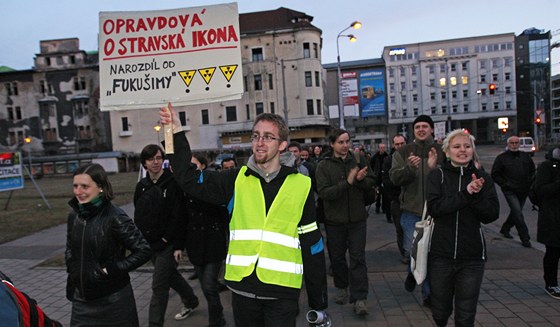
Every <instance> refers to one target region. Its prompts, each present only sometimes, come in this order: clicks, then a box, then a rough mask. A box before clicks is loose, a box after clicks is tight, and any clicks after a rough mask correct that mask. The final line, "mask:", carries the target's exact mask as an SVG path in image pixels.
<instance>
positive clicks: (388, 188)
mask: <svg viewBox="0 0 560 327" xmlns="http://www.w3.org/2000/svg"><path fill="white" fill-rule="evenodd" d="M394 153H395V149H392V150H391V153H390V154H389V155H388V156H387V157H385V159H383V165H382V169H381V183H382V184H383V189H384V190H385V193H386V194H387V195H388V196H389V200H390V201H397V202H399V195H400V194H401V188H400V186H396V185H395V184H393V182H392V181H391V176H390V175H389V171H390V170H391V166H392V165H393V154H394Z"/></svg>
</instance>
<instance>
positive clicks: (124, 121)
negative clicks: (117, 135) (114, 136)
mask: <svg viewBox="0 0 560 327" xmlns="http://www.w3.org/2000/svg"><path fill="white" fill-rule="evenodd" d="M128 127H129V125H128V117H121V130H122V131H123V132H128Z"/></svg>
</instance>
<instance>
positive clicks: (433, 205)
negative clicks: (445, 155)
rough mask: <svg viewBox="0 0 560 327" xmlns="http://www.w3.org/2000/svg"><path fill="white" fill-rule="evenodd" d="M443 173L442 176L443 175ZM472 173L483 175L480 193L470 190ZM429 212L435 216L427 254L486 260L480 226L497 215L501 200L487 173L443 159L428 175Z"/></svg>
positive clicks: (471, 166) (472, 166) (472, 165)
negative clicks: (468, 190) (441, 163)
mask: <svg viewBox="0 0 560 327" xmlns="http://www.w3.org/2000/svg"><path fill="white" fill-rule="evenodd" d="M442 173H443V176H442ZM472 174H475V175H476V176H477V178H479V177H483V178H484V186H483V187H482V189H481V191H480V192H479V193H474V194H469V193H468V192H467V185H468V184H469V183H470V182H471V180H472ZM427 183H428V187H427V201H428V213H429V214H430V215H431V216H432V217H433V219H434V231H433V234H432V241H431V245H430V254H431V255H432V254H435V255H438V256H441V257H446V258H450V259H467V260H486V242H485V240H484V234H483V232H482V228H481V226H480V224H481V223H483V224H488V223H491V222H493V221H495V220H496V219H498V217H499V214H500V202H499V201H498V195H497V193H496V188H495V186H494V182H493V181H492V178H491V177H490V175H488V173H486V172H485V171H483V170H479V169H476V168H475V166H474V164H473V162H472V161H471V162H470V163H469V165H468V166H467V167H454V166H452V165H451V164H450V163H449V161H445V162H444V163H443V165H442V167H441V169H434V170H432V171H431V172H430V174H429V176H428V181H427Z"/></svg>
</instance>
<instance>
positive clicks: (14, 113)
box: [7, 107, 22, 121]
mask: <svg viewBox="0 0 560 327" xmlns="http://www.w3.org/2000/svg"><path fill="white" fill-rule="evenodd" d="M7 109H8V119H9V120H11V121H15V120H21V118H22V116H21V107H8V108H7Z"/></svg>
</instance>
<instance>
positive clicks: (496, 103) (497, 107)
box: [494, 102, 500, 110]
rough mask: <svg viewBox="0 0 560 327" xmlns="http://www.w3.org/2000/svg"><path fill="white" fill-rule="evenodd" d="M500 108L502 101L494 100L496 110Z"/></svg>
mask: <svg viewBox="0 0 560 327" xmlns="http://www.w3.org/2000/svg"><path fill="white" fill-rule="evenodd" d="M499 109H500V103H499V102H494V110H499Z"/></svg>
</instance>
